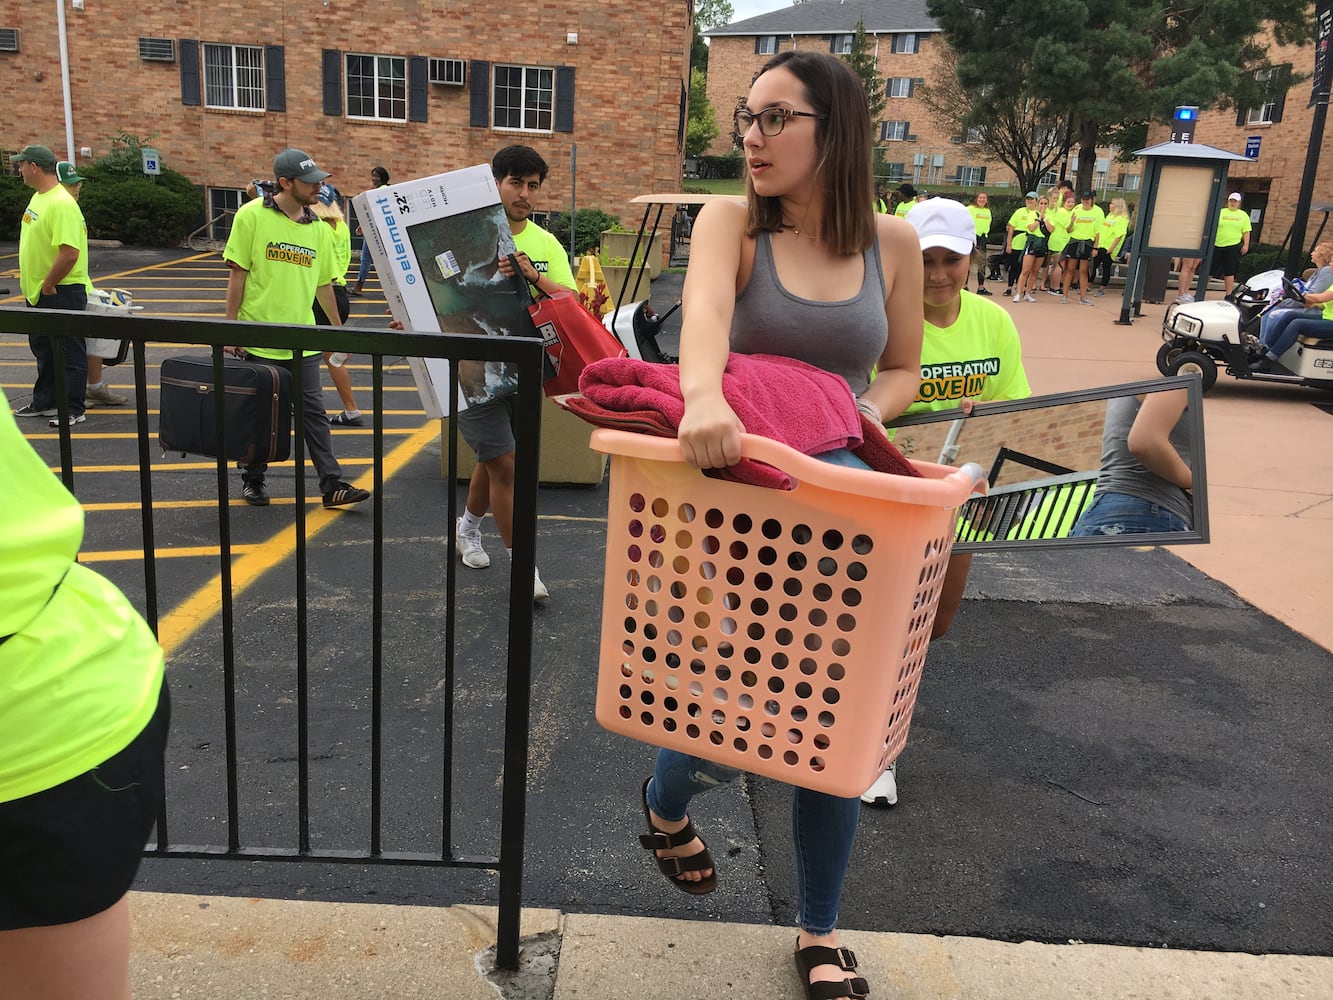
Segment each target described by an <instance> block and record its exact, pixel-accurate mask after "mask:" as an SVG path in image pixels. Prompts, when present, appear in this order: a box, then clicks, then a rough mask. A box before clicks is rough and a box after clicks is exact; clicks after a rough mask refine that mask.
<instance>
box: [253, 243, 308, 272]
mask: <svg viewBox="0 0 1333 1000" xmlns="http://www.w3.org/2000/svg"><path fill="white" fill-rule="evenodd" d="M264 256H265V257H266V258H267V259H268V260H273V261H278V262H280V263H283V264H298V265H300V266H301V267H314V266H315V251H314V250H312V249H310V247H298V246H297V245H296V244H294V243H270V244H269V245H268V246H267V247H266V248H265V249H264Z"/></svg>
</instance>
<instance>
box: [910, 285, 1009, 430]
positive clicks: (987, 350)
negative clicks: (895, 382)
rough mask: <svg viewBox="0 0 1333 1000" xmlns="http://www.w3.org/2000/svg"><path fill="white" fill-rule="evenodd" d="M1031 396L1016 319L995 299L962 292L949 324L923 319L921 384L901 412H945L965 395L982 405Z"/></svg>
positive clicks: (964, 397) (966, 397)
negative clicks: (914, 395)
mask: <svg viewBox="0 0 1333 1000" xmlns="http://www.w3.org/2000/svg"><path fill="white" fill-rule="evenodd" d="M1031 394H1032V389H1031V388H1030V387H1029V386H1028V377H1027V374H1026V373H1025V372H1024V371H1023V345H1022V343H1021V342H1020V341H1019V339H1018V330H1017V328H1016V327H1015V326H1014V321H1013V320H1012V319H1011V318H1010V317H1009V314H1008V313H1007V312H1005V311H1004V310H1003V309H1002V308H1000V307H999V306H997V305H996V304H995V303H994V302H991V301H989V300H987V299H983V298H981V297H980V296H977V295H973V294H972V293H971V292H969V291H966V290H964V291H963V292H962V293H961V302H960V304H959V309H958V318H957V319H956V320H954V323H953V325H952V326H949V327H938V326H935V325H934V324H932V323H926V326H925V335H924V336H923V338H922V340H921V385H920V387H919V388H918V389H917V394H916V399H915V400H914V401H913V402H912V403H911V405H910V406H908V407H907V409H906V410H905V411H904V412H905V413H925V412H929V411H932V410H948V409H952V408H953V407H956V406H958V405H960V404H961V403H962V402H963V400H964V399H971V400H974V401H976V402H979V403H984V402H987V401H989V400H995V399H1023V398H1024V397H1026V396H1030V395H1031Z"/></svg>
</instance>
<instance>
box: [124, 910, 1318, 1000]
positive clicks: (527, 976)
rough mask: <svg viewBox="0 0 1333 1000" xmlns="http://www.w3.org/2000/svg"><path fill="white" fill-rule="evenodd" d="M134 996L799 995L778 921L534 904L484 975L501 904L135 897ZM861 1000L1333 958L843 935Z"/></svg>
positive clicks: (772, 998)
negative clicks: (509, 969) (505, 960)
mask: <svg viewBox="0 0 1333 1000" xmlns="http://www.w3.org/2000/svg"><path fill="white" fill-rule="evenodd" d="M131 907H132V912H133V915H134V933H135V950H134V961H133V981H134V994H135V996H136V997H138V998H139V1000H177V998H184V1000H190V998H200V1000H213V998H217V1000H222V998H228V1000H230V998H234V997H242V996H249V997H267V998H273V1000H286V998H298V997H299V998H305V997H319V998H320V1000H353V998H355V1000H364V998H369V997H393V998H394V1000H414V998H422V1000H425V998H449V1000H494V998H495V997H504V998H505V1000H547V998H553V1000H592V998H596V1000H606V998H614V1000H663V998H667V997H675V998H682V1000H695V998H698V1000H702V998H704V997H711V996H728V997H734V998H744V1000H759V998H766V1000H800V998H801V996H802V992H801V989H800V985H799V982H798V980H797V978H796V974H795V970H794V968H793V966H792V963H791V959H790V958H789V957H788V956H789V953H790V951H791V949H792V947H793V940H794V937H795V932H794V931H793V930H791V929H790V928H786V927H762V926H754V925H748V924H720V923H712V922H706V921H684V920H652V919H645V918H636V917H607V916H592V915H581V914H560V913H557V912H555V911H553V910H528V911H525V913H524V919H523V934H524V940H523V952H522V968H521V969H520V971H519V972H518V973H516V974H508V973H497V972H494V970H493V968H492V965H491V962H490V954H489V952H488V951H487V949H488V948H490V947H491V946H493V945H494V941H495V914H494V910H491V909H488V908H483V907H466V906H454V907H447V908H429V907H419V906H383V905H371V904H361V903H309V902H296V901H291V900H266V899H231V898H226V897H217V896H184V895H182V896H176V895H167V894H160V893H134V894H133V895H132V897H131ZM843 936H844V943H845V944H846V945H847V946H848V947H850V948H851V949H853V950H854V951H855V952H856V954H857V958H858V960H859V962H860V968H861V972H862V973H863V974H864V975H865V976H866V978H867V979H868V980H869V982H870V984H871V995H872V996H876V997H880V998H888V997H894V998H899V1000H964V998H965V1000H1013V998H1015V997H1024V998H1026V1000H1066V998H1068V997H1079V998H1081V1000H1130V998H1147V997H1151V998H1153V1000H1202V998H1208V1000H1260V998H1263V1000H1268V998H1271V997H1282V998H1284V1000H1315V998H1324V997H1328V996H1333V958H1308V957H1303V956H1293V955H1233V954H1209V953H1204V952H1197V951H1169V950H1164V949H1145V948H1112V947H1106V946H1104V945H1084V944H1080V943H1078V942H1070V943H1068V944H1058V945H1053V944H1035V943H1032V942H1024V943H1022V944H1004V943H1000V942H994V941H984V940H977V939H972V938H960V937H935V936H930V935H919V934H886V933H868V932H864V931H847V932H845V933H844V935H843Z"/></svg>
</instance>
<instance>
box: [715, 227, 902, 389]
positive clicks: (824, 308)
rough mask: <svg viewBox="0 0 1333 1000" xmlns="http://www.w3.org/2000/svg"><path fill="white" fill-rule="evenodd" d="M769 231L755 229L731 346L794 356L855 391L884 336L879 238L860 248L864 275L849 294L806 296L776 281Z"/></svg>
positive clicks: (866, 382) (746, 351) (864, 382)
mask: <svg viewBox="0 0 1333 1000" xmlns="http://www.w3.org/2000/svg"><path fill="white" fill-rule="evenodd" d="M770 236H771V234H769V233H760V234H759V236H758V238H757V239H756V240H755V248H754V269H753V271H752V272H751V274H750V280H749V281H748V282H746V285H745V287H744V288H743V289H741V293H740V294H739V295H737V296H736V311H735V312H734V313H733V314H732V319H731V349H732V350H733V351H735V352H737V353H738V354H776V355H782V356H785V357H790V358H796V359H797V360H798V361H804V362H805V363H806V364H810V365H814V366H815V367H816V368H822V369H824V370H825V371H828V372H832V373H833V374H835V375H841V376H842V377H843V378H844V379H846V380H847V384H848V385H849V386H851V389H852V392H853V393H854V394H856V395H858V396H859V395H861V393H863V392H865V391H866V388H867V386H869V385H870V369H871V368H873V367H874V366H875V364H876V363H877V362H878V361H879V357H880V355H881V354H883V353H884V345H885V344H886V343H888V338H889V324H888V320H887V319H886V318H885V316H884V299H885V296H886V295H887V292H886V290H885V288H884V271H883V268H882V266H881V265H880V259H879V240H875V241H874V242H873V243H871V244H870V248H869V249H868V250H866V251H865V254H864V259H865V278H864V280H863V281H862V282H861V290H860V291H859V292H857V294H856V297H855V298H851V299H844V300H843V301H841V302H812V301H811V300H809V299H803V298H800V297H799V296H796V295H793V294H792V293H791V292H789V291H787V290H786V289H785V288H783V287H782V282H780V281H779V280H778V270H777V267H776V266H774V264H773V245H772V241H771V239H770Z"/></svg>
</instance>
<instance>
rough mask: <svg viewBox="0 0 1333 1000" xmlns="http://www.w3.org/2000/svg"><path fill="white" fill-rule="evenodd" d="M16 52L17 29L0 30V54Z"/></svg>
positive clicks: (17, 41) (17, 46)
mask: <svg viewBox="0 0 1333 1000" xmlns="http://www.w3.org/2000/svg"><path fill="white" fill-rule="evenodd" d="M18 50H19V29H18V28H0V52H17V51H18Z"/></svg>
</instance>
